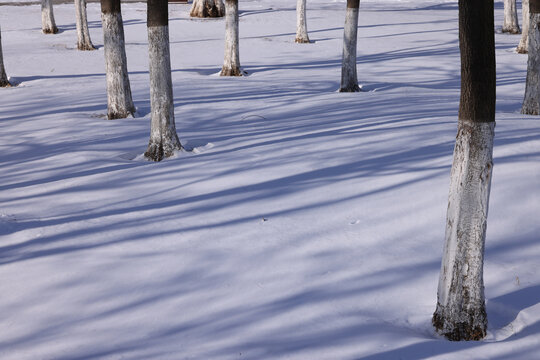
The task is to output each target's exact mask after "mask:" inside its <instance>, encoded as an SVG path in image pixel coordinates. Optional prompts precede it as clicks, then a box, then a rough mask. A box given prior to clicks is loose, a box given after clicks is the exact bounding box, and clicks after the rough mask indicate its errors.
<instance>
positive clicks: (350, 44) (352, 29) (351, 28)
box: [339, 0, 360, 92]
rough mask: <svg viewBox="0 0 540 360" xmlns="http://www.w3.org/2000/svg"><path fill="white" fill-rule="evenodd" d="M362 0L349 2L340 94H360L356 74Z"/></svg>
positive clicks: (348, 0)
mask: <svg viewBox="0 0 540 360" xmlns="http://www.w3.org/2000/svg"><path fill="white" fill-rule="evenodd" d="M359 8H360V0H347V13H346V15H345V27H344V33H343V59H342V63H341V87H340V89H339V92H358V91H360V87H359V86H358V75H357V73H356V47H357V38H358V13H359Z"/></svg>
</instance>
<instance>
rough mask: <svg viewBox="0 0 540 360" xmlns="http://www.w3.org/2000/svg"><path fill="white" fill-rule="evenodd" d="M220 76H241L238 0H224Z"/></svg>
mask: <svg viewBox="0 0 540 360" xmlns="http://www.w3.org/2000/svg"><path fill="white" fill-rule="evenodd" d="M220 75H221V76H242V75H243V73H242V70H241V69H240V41H239V31H238V0H225V61H224V62H223V68H222V69H221V74H220Z"/></svg>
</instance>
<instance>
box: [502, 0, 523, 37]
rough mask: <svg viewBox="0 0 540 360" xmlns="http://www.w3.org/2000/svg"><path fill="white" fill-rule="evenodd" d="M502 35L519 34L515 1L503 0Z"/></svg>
mask: <svg viewBox="0 0 540 360" xmlns="http://www.w3.org/2000/svg"><path fill="white" fill-rule="evenodd" d="M502 32H503V33H505V32H506V33H510V34H519V33H520V32H521V30H520V29H519V22H518V13H517V6H516V0H504V21H503V27H502Z"/></svg>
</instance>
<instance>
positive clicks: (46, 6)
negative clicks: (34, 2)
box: [41, 0, 58, 34]
mask: <svg viewBox="0 0 540 360" xmlns="http://www.w3.org/2000/svg"><path fill="white" fill-rule="evenodd" d="M41 30H42V31H43V33H44V34H56V33H57V32H58V28H57V27H56V23H55V22H54V12H53V4H52V0H41Z"/></svg>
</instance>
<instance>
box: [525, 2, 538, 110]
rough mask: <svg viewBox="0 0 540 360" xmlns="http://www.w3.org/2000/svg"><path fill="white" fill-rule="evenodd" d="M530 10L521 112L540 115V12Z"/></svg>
mask: <svg viewBox="0 0 540 360" xmlns="http://www.w3.org/2000/svg"><path fill="white" fill-rule="evenodd" d="M531 3H532V1H531ZM530 10H531V14H530V16H531V17H530V23H529V56H528V61H527V80H526V84H525V97H524V99H523V106H522V108H521V113H522V114H526V115H540V28H539V23H540V13H533V12H532V11H533V8H532V7H531V9H530ZM538 10H540V9H538Z"/></svg>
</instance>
